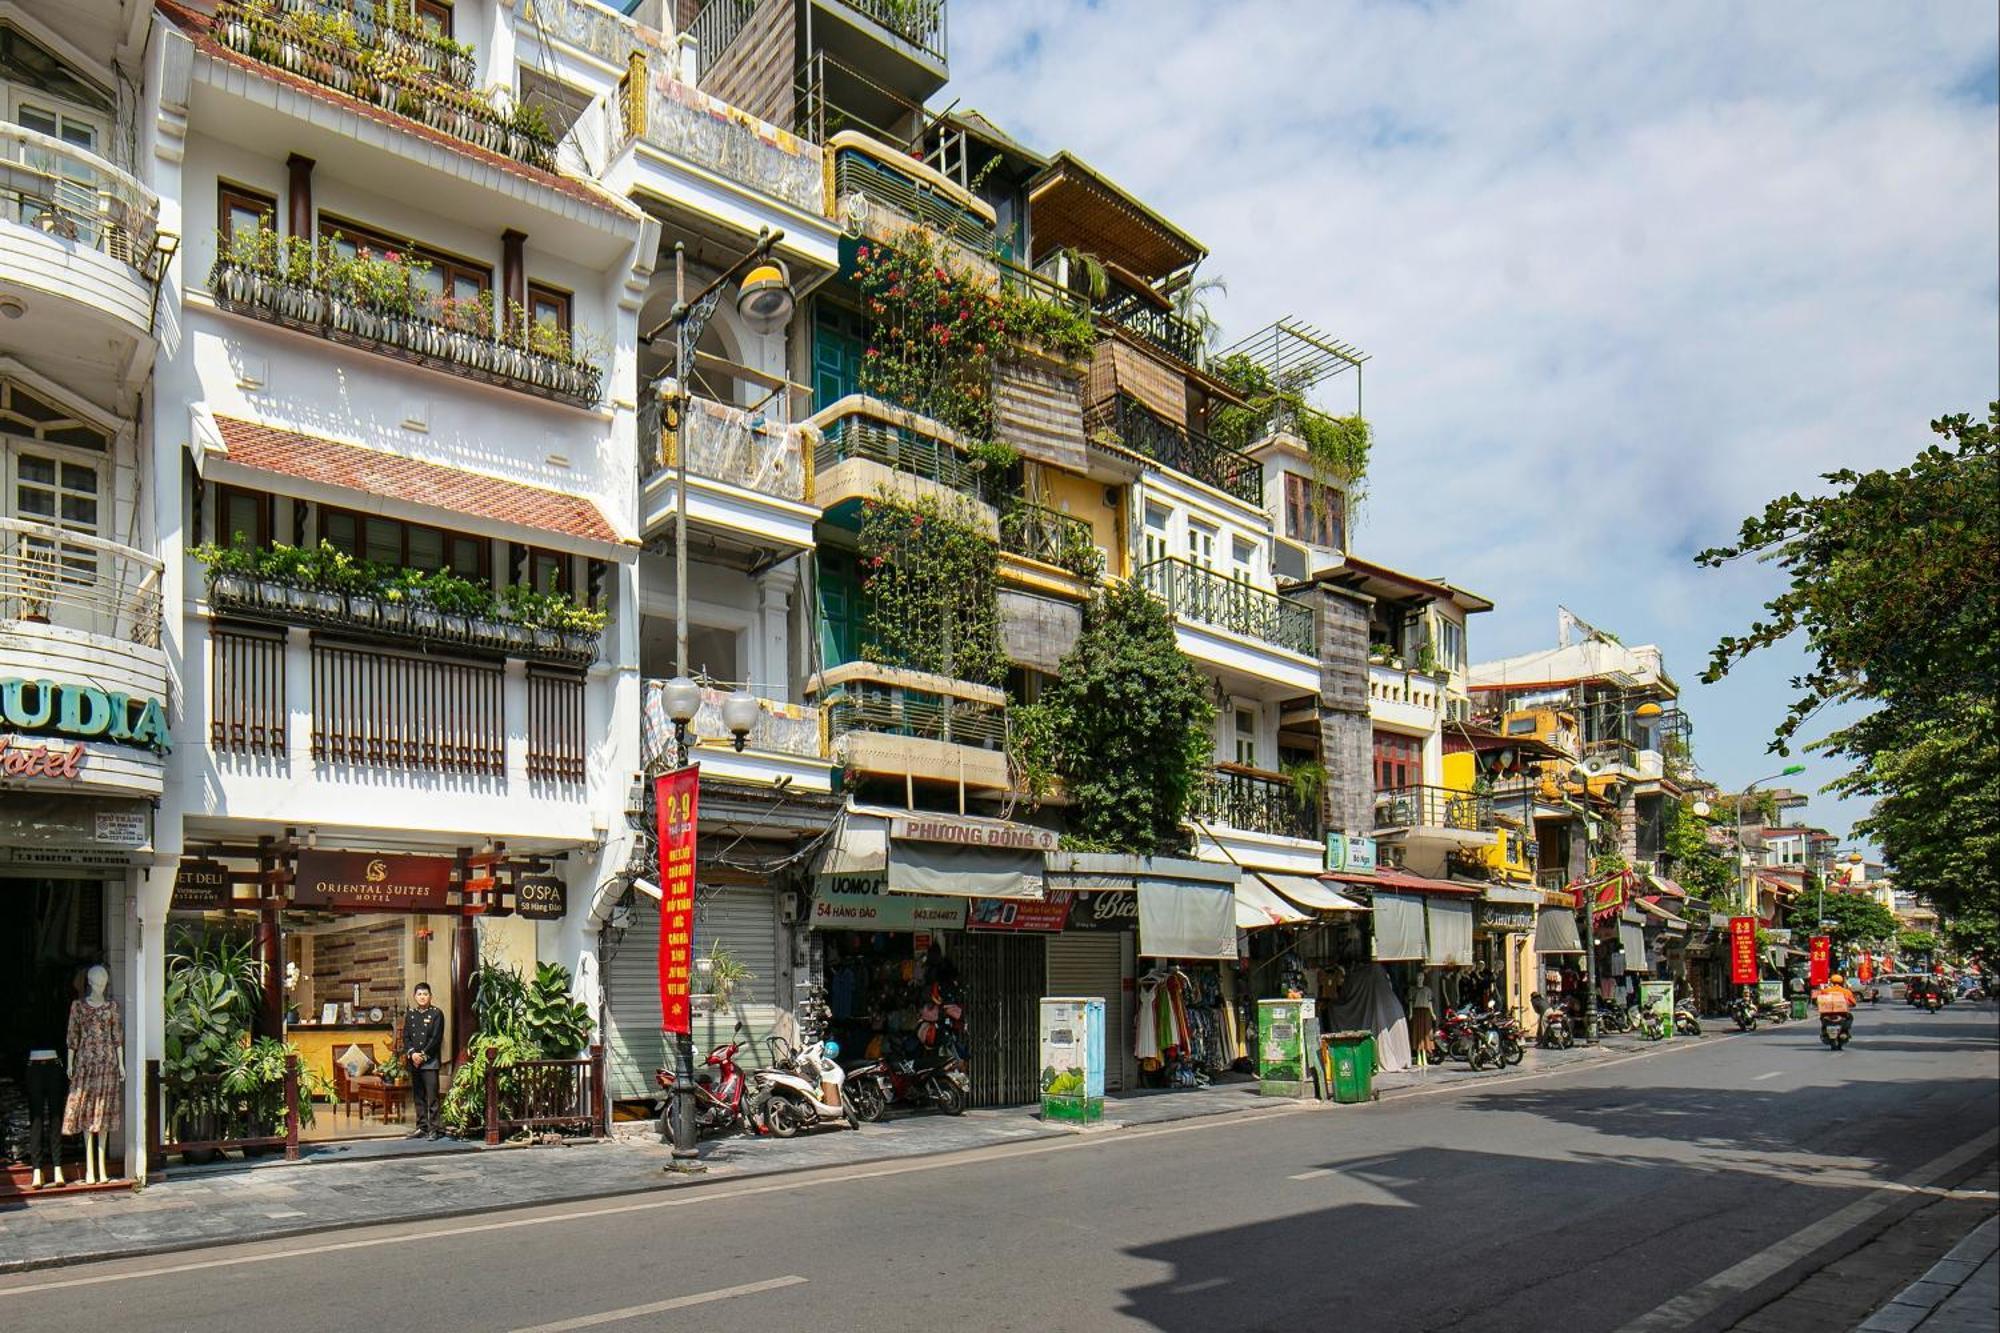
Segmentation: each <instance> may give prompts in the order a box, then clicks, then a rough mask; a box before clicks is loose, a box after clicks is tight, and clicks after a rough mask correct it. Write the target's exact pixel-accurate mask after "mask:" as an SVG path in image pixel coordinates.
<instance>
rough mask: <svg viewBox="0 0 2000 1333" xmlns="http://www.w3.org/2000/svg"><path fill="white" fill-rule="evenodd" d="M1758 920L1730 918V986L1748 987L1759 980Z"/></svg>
mask: <svg viewBox="0 0 2000 1333" xmlns="http://www.w3.org/2000/svg"><path fill="white" fill-rule="evenodd" d="M1758 971H1759V968H1758V966H1757V918H1756V917H1754V916H1732V917H1730V918H1729V984H1730V985H1732V986H1748V985H1750V984H1752V983H1753V982H1755V981H1756V980H1757V973H1758Z"/></svg>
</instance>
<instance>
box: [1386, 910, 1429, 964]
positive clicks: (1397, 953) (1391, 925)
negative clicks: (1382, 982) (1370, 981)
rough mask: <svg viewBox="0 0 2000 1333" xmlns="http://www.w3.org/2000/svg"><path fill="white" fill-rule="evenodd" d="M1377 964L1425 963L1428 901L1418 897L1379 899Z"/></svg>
mask: <svg viewBox="0 0 2000 1333" xmlns="http://www.w3.org/2000/svg"><path fill="white" fill-rule="evenodd" d="M1374 915H1375V940H1374V951H1375V960H1376V961H1377V962H1382V963H1403V962H1422V961H1423V958H1424V900H1423V899H1422V898H1419V897H1417V896H1416V895H1415V894H1408V893H1378V894H1376V895H1375V913H1374Z"/></svg>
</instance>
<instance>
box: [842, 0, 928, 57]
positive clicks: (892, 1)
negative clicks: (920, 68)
mask: <svg viewBox="0 0 2000 1333" xmlns="http://www.w3.org/2000/svg"><path fill="white" fill-rule="evenodd" d="M840 3H841V4H843V5H845V6H846V7H847V8H849V9H851V10H853V11H855V12H856V13H857V14H866V15H867V16H868V17H869V18H871V19H874V20H875V21H876V22H877V23H879V24H881V25H882V26H883V27H885V28H887V29H888V30H889V31H890V32H893V33H895V34H896V35H897V36H898V37H901V38H902V39H903V40H904V41H906V42H908V43H910V45H912V46H916V47H920V48H922V49H923V50H925V51H928V52H930V53H931V54H932V55H934V56H936V57H937V58H938V59H939V60H943V59H945V19H944V14H945V0H840Z"/></svg>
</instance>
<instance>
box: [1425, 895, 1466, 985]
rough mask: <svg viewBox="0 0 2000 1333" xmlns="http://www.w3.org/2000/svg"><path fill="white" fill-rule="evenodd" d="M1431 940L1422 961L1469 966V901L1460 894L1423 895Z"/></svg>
mask: <svg viewBox="0 0 2000 1333" xmlns="http://www.w3.org/2000/svg"><path fill="white" fill-rule="evenodd" d="M1424 916H1425V917H1426V918H1427V920H1428V924H1429V926H1430V943H1429V946H1428V947H1427V948H1426V949H1425V952H1424V961H1425V962H1427V963H1429V964H1430V965H1431V966H1432V967H1470V966H1472V903H1471V902H1470V901H1468V900H1466V899H1462V898H1443V897H1436V896H1433V897H1430V898H1426V899H1424Z"/></svg>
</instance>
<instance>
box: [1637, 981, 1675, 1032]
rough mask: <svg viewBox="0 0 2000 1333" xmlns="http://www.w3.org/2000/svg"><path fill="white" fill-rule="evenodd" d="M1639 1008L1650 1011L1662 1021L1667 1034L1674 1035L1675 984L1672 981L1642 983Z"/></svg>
mask: <svg viewBox="0 0 2000 1333" xmlns="http://www.w3.org/2000/svg"><path fill="white" fill-rule="evenodd" d="M1639 1007H1640V1008H1641V1009H1646V1010H1650V1011H1651V1012H1652V1013H1653V1014H1654V1016H1655V1017H1657V1018H1658V1019H1659V1020H1660V1026H1661V1027H1662V1028H1663V1029H1665V1031H1666V1034H1667V1035H1668V1036H1669V1037H1671V1036H1673V1035H1674V983H1673V982H1671V981H1642V982H1640V983H1639Z"/></svg>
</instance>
